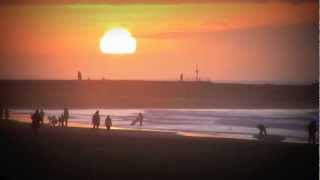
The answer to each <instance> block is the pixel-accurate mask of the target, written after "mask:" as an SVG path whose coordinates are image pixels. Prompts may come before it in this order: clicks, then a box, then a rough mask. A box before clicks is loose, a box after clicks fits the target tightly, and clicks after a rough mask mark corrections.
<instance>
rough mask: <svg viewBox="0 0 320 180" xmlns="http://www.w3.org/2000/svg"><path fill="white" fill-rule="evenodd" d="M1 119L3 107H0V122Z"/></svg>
mask: <svg viewBox="0 0 320 180" xmlns="http://www.w3.org/2000/svg"><path fill="white" fill-rule="evenodd" d="M2 119H3V107H0V120H2Z"/></svg>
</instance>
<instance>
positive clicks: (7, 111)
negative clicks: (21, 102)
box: [4, 108, 10, 120]
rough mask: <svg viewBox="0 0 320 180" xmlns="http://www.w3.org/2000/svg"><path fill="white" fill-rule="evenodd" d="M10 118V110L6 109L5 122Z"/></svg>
mask: <svg viewBox="0 0 320 180" xmlns="http://www.w3.org/2000/svg"><path fill="white" fill-rule="evenodd" d="M9 118H10V112H9V109H8V108H5V109H4V119H5V120H9Z"/></svg>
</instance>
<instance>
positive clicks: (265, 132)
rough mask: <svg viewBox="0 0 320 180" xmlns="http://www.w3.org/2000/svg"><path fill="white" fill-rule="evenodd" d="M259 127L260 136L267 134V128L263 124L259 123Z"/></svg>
mask: <svg viewBox="0 0 320 180" xmlns="http://www.w3.org/2000/svg"><path fill="white" fill-rule="evenodd" d="M257 128H258V129H259V136H260V137H264V136H267V129H266V127H265V126H264V125H263V124H258V126H257Z"/></svg>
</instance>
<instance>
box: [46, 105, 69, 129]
mask: <svg viewBox="0 0 320 180" xmlns="http://www.w3.org/2000/svg"><path fill="white" fill-rule="evenodd" d="M48 120H49V124H50V125H51V126H52V127H55V126H56V125H57V124H58V126H59V127H68V121H69V110H68V109H67V108H64V109H63V113H62V114H61V115H60V116H59V117H58V118H57V117H56V116H48Z"/></svg>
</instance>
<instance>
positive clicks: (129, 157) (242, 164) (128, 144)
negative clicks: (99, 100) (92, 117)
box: [0, 121, 319, 179]
mask: <svg viewBox="0 0 320 180" xmlns="http://www.w3.org/2000/svg"><path fill="white" fill-rule="evenodd" d="M0 145H1V154H2V156H0V157H1V158H0V160H1V166H2V167H1V171H0V172H1V173H0V176H2V177H10V178H15V177H16V178H23V177H37V176H42V177H50V178H52V179H54V178H57V177H78V178H83V179H108V178H117V179H123V178H134V179H141V178H148V179H155V178H159V179H169V178H171V179H172V178H176V179H181V178H188V179H200V178H204V177H207V178H211V179H280V178H281V179H319V177H318V176H319V175H318V170H319V166H318V162H319V160H318V154H319V152H318V145H317V146H312V145H307V144H288V143H274V142H259V141H246V140H234V139H219V138H218V139H216V138H195V137H188V136H179V135H176V134H175V133H171V132H147V131H132V130H131V131H126V130H111V132H109V133H107V132H106V130H105V129H100V130H93V129H87V128H50V127H47V126H44V127H42V128H41V129H40V131H39V136H37V137H35V136H33V135H32V132H31V128H30V124H27V123H20V122H15V121H2V122H1V123H0Z"/></svg>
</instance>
